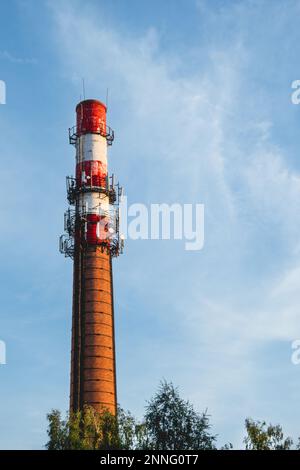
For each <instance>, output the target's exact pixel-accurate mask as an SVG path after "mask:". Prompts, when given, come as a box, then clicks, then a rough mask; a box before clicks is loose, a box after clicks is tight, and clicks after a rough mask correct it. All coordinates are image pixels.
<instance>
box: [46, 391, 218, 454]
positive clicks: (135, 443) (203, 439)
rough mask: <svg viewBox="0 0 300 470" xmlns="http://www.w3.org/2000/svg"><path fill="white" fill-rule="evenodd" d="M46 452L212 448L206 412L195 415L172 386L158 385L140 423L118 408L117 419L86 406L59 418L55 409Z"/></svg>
mask: <svg viewBox="0 0 300 470" xmlns="http://www.w3.org/2000/svg"><path fill="white" fill-rule="evenodd" d="M47 418H48V436H49V441H48V442H47V444H46V448H47V449H48V450H66V449H82V450H83V449H86V450H95V449H105V450H109V449H133V450H137V449H142V450H143V449H144V450H147V449H157V450H161V449H162V450H169V449H171V450H187V449H189V450H198V449H214V448H215V447H214V441H215V436H212V435H211V434H210V433H209V429H210V424H209V419H208V416H207V414H206V413H203V414H199V413H197V412H196V411H195V410H194V408H193V406H192V405H191V404H190V403H189V402H188V401H184V400H183V399H181V398H180V396H179V393H178V390H177V389H176V388H174V386H173V384H172V383H167V382H162V383H161V385H160V388H159V390H158V392H157V393H156V395H155V396H154V398H152V400H150V402H149V403H148V406H147V408H146V415H145V418H144V421H143V422H138V421H136V420H135V418H134V417H133V416H132V414H130V413H129V412H125V411H124V410H123V409H122V408H118V413H117V417H115V416H113V415H112V414H111V413H109V412H108V411H107V410H105V409H103V411H102V412H97V411H95V410H94V408H92V407H90V406H85V407H84V409H83V411H81V412H77V413H70V414H68V415H67V416H66V418H65V419H62V417H61V414H60V412H59V411H58V410H52V412H51V413H49V414H48V415H47Z"/></svg>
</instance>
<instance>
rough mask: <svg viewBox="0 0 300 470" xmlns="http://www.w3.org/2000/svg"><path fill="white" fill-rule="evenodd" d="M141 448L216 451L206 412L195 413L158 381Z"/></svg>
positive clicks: (149, 409) (176, 391)
mask: <svg viewBox="0 0 300 470" xmlns="http://www.w3.org/2000/svg"><path fill="white" fill-rule="evenodd" d="M145 428H146V429H145V430H146V433H145V434H144V443H143V444H144V448H148V449H155V450H201V449H215V445H214V442H215V439H216V437H215V436H213V435H211V434H210V432H209V430H210V424H209V418H208V415H207V413H206V412H204V413H201V414H199V413H197V412H196V411H195V410H194V408H193V406H192V405H191V404H190V402H189V401H185V400H183V399H182V398H180V396H179V392H178V389H177V388H175V387H174V385H173V384H172V383H171V382H170V383H168V382H166V381H163V382H161V384H160V386H159V389H158V392H157V393H156V395H155V396H154V397H153V398H152V399H151V400H150V402H149V403H148V405H147V407H146V414H145Z"/></svg>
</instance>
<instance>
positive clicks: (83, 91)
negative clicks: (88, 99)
mask: <svg viewBox="0 0 300 470" xmlns="http://www.w3.org/2000/svg"><path fill="white" fill-rule="evenodd" d="M82 93H83V99H84V100H85V84H84V78H83V79H82Z"/></svg>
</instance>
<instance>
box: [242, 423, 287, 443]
mask: <svg viewBox="0 0 300 470" xmlns="http://www.w3.org/2000/svg"><path fill="white" fill-rule="evenodd" d="M245 426H246V431H247V436H246V437H245V439H244V443H245V445H246V449H247V450H289V449H291V447H292V445H293V441H292V439H291V438H290V437H287V438H285V439H284V436H283V431H282V427H281V426H280V425H279V424H278V425H275V426H274V425H272V424H269V425H267V423H266V422H265V421H254V420H252V419H249V418H248V419H246V421H245Z"/></svg>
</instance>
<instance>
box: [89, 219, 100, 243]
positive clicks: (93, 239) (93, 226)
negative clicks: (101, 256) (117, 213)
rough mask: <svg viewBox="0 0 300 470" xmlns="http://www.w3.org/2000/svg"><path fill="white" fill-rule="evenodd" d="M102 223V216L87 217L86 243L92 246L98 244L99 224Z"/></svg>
mask: <svg viewBox="0 0 300 470" xmlns="http://www.w3.org/2000/svg"><path fill="white" fill-rule="evenodd" d="M99 221H100V215H97V214H88V215H87V231H86V241H87V242H88V243H91V244H92V245H96V244H97V223H98V222H99Z"/></svg>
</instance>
